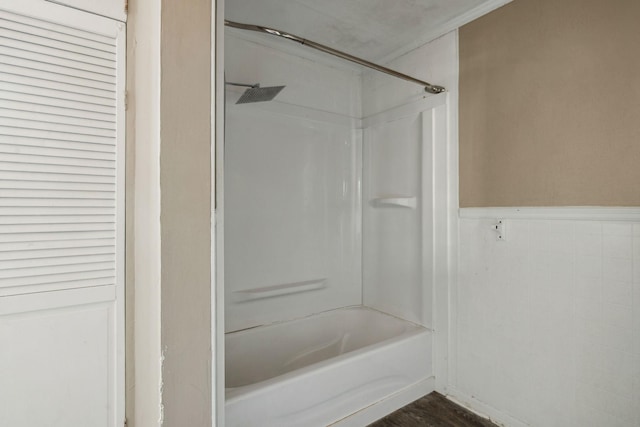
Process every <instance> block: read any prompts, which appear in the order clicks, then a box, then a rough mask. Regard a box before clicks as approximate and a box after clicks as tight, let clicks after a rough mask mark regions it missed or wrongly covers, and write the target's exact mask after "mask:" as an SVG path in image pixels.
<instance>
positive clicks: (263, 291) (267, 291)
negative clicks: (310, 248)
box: [234, 278, 327, 301]
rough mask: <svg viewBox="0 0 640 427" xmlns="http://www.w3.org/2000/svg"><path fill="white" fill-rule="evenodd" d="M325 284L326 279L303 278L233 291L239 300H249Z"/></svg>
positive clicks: (309, 288)
mask: <svg viewBox="0 0 640 427" xmlns="http://www.w3.org/2000/svg"><path fill="white" fill-rule="evenodd" d="M326 286H327V279H326V278H323V279H315V280H305V281H303V282H292V283H282V284H278V285H272V286H264V287H260V288H251V289H243V290H240V291H235V292H234V294H236V295H237V296H238V297H239V299H240V300H241V301H250V300H256V299H262V298H271V297H277V296H282V295H288V294H295V293H298V292H307V291H313V290H316V289H322V288H324V287H326Z"/></svg>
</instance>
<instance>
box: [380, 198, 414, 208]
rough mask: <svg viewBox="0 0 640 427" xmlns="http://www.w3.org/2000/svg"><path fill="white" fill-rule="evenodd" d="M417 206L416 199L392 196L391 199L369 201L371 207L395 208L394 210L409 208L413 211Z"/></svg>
mask: <svg viewBox="0 0 640 427" xmlns="http://www.w3.org/2000/svg"><path fill="white" fill-rule="evenodd" d="M416 205H417V197H415V196H411V197H406V196H393V197H378V198H375V199H372V200H371V206H373V207H386V206H390V207H396V208H409V209H415V208H416Z"/></svg>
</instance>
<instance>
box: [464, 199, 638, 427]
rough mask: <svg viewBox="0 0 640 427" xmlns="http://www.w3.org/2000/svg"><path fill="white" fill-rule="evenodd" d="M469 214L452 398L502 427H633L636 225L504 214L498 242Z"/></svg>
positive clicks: (488, 222) (483, 223)
mask: <svg viewBox="0 0 640 427" xmlns="http://www.w3.org/2000/svg"><path fill="white" fill-rule="evenodd" d="M554 213H557V212H555V211H549V212H545V213H543V216H546V217H547V218H553V215H554ZM574 213H575V212H574ZM465 215H467V216H469V217H468V218H462V219H461V220H460V241H461V244H460V266H461V270H460V277H459V283H458V298H457V304H456V311H457V341H456V346H457V352H456V353H455V358H456V359H457V363H456V365H457V381H455V380H454V381H453V389H452V394H453V395H454V396H455V397H457V398H458V399H459V400H462V401H463V402H466V403H470V404H471V405H472V406H473V407H474V408H475V409H477V410H479V411H481V412H484V413H486V414H490V415H491V416H492V417H494V418H495V419H498V420H500V421H502V422H504V423H505V425H507V426H524V425H531V426H545V427H547V426H562V427H571V426H575V427H586V426H605V425H606V426H621V427H622V426H627V427H629V426H639V425H640V216H639V215H637V213H636V216H638V222H635V223H634V222H617V221H584V220H577V219H567V220H557V219H546V218H544V217H541V218H540V219H511V218H509V216H511V217H515V218H517V217H518V214H517V213H516V212H515V210H514V211H513V212H512V214H509V213H508V212H504V211H503V212H501V213H499V215H502V216H506V219H505V223H506V227H507V229H506V241H498V240H497V239H496V232H495V231H493V230H492V229H491V226H492V225H493V224H494V223H495V220H493V219H482V218H474V217H473V216H477V215H475V214H474V212H473V211H472V210H471V211H467V212H466V213H465ZM489 215H490V214H489ZM496 215H498V214H496ZM480 216H482V215H480Z"/></svg>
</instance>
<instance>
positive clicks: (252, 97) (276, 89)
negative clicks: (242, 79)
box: [227, 82, 284, 104]
mask: <svg viewBox="0 0 640 427" xmlns="http://www.w3.org/2000/svg"><path fill="white" fill-rule="evenodd" d="M227 84H228V85H231V86H244V87H248V88H249V89H247V90H245V91H244V93H243V94H242V96H241V97H240V99H238V101H237V102H236V104H249V103H253V102H264V101H271V100H272V99H273V98H275V97H276V95H278V94H279V93H280V91H281V90H282V89H284V86H271V87H260V84H259V83H256V84H254V85H247V84H242V83H229V82H228V83H227Z"/></svg>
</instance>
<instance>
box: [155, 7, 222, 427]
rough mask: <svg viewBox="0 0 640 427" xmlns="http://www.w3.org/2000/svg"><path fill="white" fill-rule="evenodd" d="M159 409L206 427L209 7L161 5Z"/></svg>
mask: <svg viewBox="0 0 640 427" xmlns="http://www.w3.org/2000/svg"><path fill="white" fill-rule="evenodd" d="M161 22H162V28H161V88H160V90H161V97H160V119H161V121H160V123H161V126H160V128H161V134H160V135H161V150H160V188H161V194H162V199H161V218H160V222H161V237H162V314H161V316H162V351H163V356H164V363H163V367H162V380H163V391H162V402H163V405H164V423H163V425H164V426H166V427H173V426H175V427H181V426H190V427H205V426H210V425H211V327H210V326H211V227H210V226H211V169H212V168H211V151H210V150H211V146H210V141H211V95H210V94H211V42H210V41H211V0H191V1H189V2H186V3H185V2H183V1H181V0H162V19H161Z"/></svg>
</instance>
